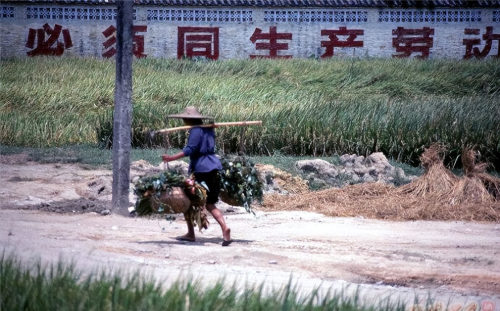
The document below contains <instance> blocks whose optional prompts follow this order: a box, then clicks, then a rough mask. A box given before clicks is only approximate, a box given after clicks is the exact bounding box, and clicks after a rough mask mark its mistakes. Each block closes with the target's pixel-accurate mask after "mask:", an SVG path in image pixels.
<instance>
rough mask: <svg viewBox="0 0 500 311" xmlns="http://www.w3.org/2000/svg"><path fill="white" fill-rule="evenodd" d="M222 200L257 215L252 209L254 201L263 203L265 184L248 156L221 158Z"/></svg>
mask: <svg viewBox="0 0 500 311" xmlns="http://www.w3.org/2000/svg"><path fill="white" fill-rule="evenodd" d="M221 163H222V171H221V180H220V182H221V199H222V201H224V202H226V203H229V204H232V205H238V206H244V207H245V209H246V211H247V212H249V213H253V214H255V213H254V212H253V211H252V209H251V204H252V202H253V201H254V200H257V201H258V202H260V203H262V196H263V184H262V182H261V181H260V180H259V176H258V173H257V170H256V169H255V167H254V164H253V162H252V161H251V160H250V159H249V158H248V157H246V156H234V155H225V156H223V157H222V158H221Z"/></svg>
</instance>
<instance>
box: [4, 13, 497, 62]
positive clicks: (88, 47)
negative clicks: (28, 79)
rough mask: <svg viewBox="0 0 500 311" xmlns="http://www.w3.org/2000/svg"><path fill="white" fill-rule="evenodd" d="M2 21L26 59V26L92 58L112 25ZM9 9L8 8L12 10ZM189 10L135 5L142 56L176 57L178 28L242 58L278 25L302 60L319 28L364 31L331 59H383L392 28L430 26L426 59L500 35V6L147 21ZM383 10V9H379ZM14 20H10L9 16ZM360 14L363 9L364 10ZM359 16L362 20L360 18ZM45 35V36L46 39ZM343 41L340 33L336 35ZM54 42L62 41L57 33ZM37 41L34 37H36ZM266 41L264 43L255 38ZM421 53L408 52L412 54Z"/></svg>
mask: <svg viewBox="0 0 500 311" xmlns="http://www.w3.org/2000/svg"><path fill="white" fill-rule="evenodd" d="M1 7H2V19H1V31H0V36H1V38H0V44H1V57H2V58H8V57H27V52H28V51H31V50H32V49H31V48H27V47H26V43H27V40H28V33H29V29H30V28H32V29H40V28H42V26H43V25H44V24H45V23H47V24H48V25H49V26H50V27H52V28H54V26H55V25H56V24H59V25H61V26H62V27H63V29H68V30H69V32H70V34H71V39H72V41H73V47H71V48H68V49H65V50H64V53H63V55H62V57H65V56H73V57H74V56H80V57H97V58H101V57H102V53H103V52H104V51H105V49H104V48H103V45H102V44H103V42H105V41H106V40H107V39H106V38H105V37H104V35H103V34H102V32H103V31H104V30H105V29H106V28H108V27H109V26H111V25H115V23H116V22H115V21H114V20H112V19H111V18H110V17H109V16H107V17H104V18H109V19H108V20H102V19H96V20H79V19H76V18H73V19H64V18H48V17H47V16H46V17H45V18H44V17H42V18H40V17H39V18H27V8H28V7H36V8H51V9H56V8H59V9H64V8H66V9H67V8H80V9H83V8H89V9H91V8H99V9H101V10H103V9H109V10H112V9H114V7H113V6H109V7H106V6H94V7H89V6H58V5H50V6H47V5H38V6H26V5H15V6H14V5H2V6H1ZM12 8H13V11H12ZM151 9H161V10H185V11H186V10H194V9H197V8H194V7H179V8H175V7H148V6H136V7H135V10H136V20H135V21H134V25H146V26H147V32H145V33H139V35H143V36H144V41H145V44H144V53H145V54H147V57H153V58H176V57H177V41H178V36H177V29H178V27H219V32H220V35H219V50H220V51H219V59H220V60H225V59H246V58H249V57H250V55H251V54H258V55H264V54H268V52H266V51H257V50H256V46H255V44H253V43H252V42H251V41H250V37H251V36H252V34H253V33H254V31H255V29H256V28H260V29H262V32H263V33H268V32H269V29H270V28H269V27H271V26H277V31H278V33H285V32H286V33H292V36H293V39H292V40H291V41H279V42H282V43H288V47H289V50H288V51H281V52H278V55H285V54H286V55H292V56H293V57H294V58H307V57H310V56H312V55H313V56H315V57H319V56H321V55H322V54H323V53H324V52H325V48H322V47H321V41H326V40H328V38H327V36H321V30H322V29H330V30H333V29H335V30H336V29H339V27H347V29H361V30H363V31H364V35H362V36H358V38H357V39H356V41H363V47H356V48H352V47H346V48H335V56H334V57H351V56H356V57H386V58H390V57H392V55H394V54H396V51H395V49H394V48H393V46H392V39H393V38H394V36H393V34H392V31H393V30H394V29H396V28H397V27H404V28H411V29H422V28H423V27H429V28H433V29H434V35H433V36H432V38H433V47H432V48H431V49H430V55H429V57H430V58H454V59H462V58H463V56H464V54H465V46H464V44H463V39H466V38H478V39H480V42H481V44H480V45H477V47H478V48H479V49H480V50H482V49H483V47H484V44H485V40H483V38H482V36H483V34H484V33H485V31H486V27H487V26H492V27H493V33H495V34H500V21H499V20H500V17H499V14H500V13H499V11H500V9H487V8H478V9H475V8H471V9H455V10H450V9H436V11H444V12H448V11H449V12H457V11H460V12H462V13H463V14H465V13H464V12H466V13H467V11H470V12H468V13H467V14H469V13H471V12H472V13H471V14H477V12H480V18H481V21H473V22H470V21H450V20H448V21H441V22H418V21H417V22H391V21H385V22H381V21H379V16H380V12H381V10H378V9H373V8H356V9H345V8H331V9H328V10H327V9H315V8H311V9H296V8H295V9H286V10H287V11H290V10H293V11H308V12H312V11H314V12H316V11H358V12H366V16H365V17H364V18H365V20H366V21H364V20H362V21H357V22H356V21H354V22H350V21H349V22H345V21H344V22H293V21H292V22H266V21H265V18H266V15H265V11H283V10H284V9H280V8H268V9H265V8H248V7H245V8H236V7H235V8H230V9H227V8H221V7H215V8H199V9H203V10H209V11H212V12H220V11H235V10H236V11H238V10H244V11H247V12H248V11H251V14H252V21H239V22H221V21H215V22H206V21H205V22H203V21H201V22H197V21H164V20H163V21H153V20H148V10H151ZM384 11H386V12H387V11H388V10H384ZM12 12H13V15H14V18H10V17H9V16H12ZM392 12H410V13H418V12H420V13H422V12H431V11H426V10H417V9H408V10H406V11H405V10H403V9H401V10H392ZM363 14H364V13H363ZM362 19H363V18H362ZM465 28H477V29H479V30H480V35H465V34H464V29H465ZM47 37H48V35H46V38H47ZM340 39H341V40H344V39H345V38H344V37H340ZM59 41H60V42H63V38H62V35H61V36H60V37H59ZM35 42H36V40H35ZM257 42H262V43H265V42H266V41H257ZM498 54H499V53H498V40H494V41H493V46H492V49H491V51H490V53H489V55H488V56H487V57H492V56H495V55H498ZM417 55H420V54H419V53H413V54H412V55H411V57H414V56H417Z"/></svg>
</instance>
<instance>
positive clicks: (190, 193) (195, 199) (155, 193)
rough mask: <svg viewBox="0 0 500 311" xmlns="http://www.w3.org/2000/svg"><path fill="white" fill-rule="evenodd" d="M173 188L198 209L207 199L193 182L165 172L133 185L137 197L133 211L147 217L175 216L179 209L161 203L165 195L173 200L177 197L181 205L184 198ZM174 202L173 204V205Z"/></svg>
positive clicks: (204, 192) (203, 191) (199, 187)
mask: <svg viewBox="0 0 500 311" xmlns="http://www.w3.org/2000/svg"><path fill="white" fill-rule="evenodd" d="M174 188H180V189H182V190H183V192H184V194H185V195H186V196H187V198H188V199H189V202H190V205H191V206H193V207H200V206H203V205H204V204H205V200H206V198H207V194H206V190H205V189H204V188H203V186H201V185H199V184H197V183H195V182H194V180H193V179H191V178H187V177H186V176H183V175H180V174H177V173H175V172H169V171H165V172H162V173H160V174H157V175H152V176H144V177H142V178H140V179H139V180H138V181H137V182H136V183H135V190H134V193H135V194H136V195H137V201H136V203H135V211H136V212H137V213H138V214H139V215H140V216H142V215H149V214H152V213H153V212H158V213H166V214H176V213H179V211H178V210H179V209H178V208H176V206H169V204H166V203H164V202H162V198H163V197H164V196H165V195H167V196H168V195H170V196H172V199H173V200H175V199H176V198H175V196H177V197H178V198H177V199H178V200H177V201H179V202H178V204H182V203H183V202H182V199H183V198H185V197H184V196H182V194H181V195H179V193H176V192H175V189H174ZM175 203H176V202H173V204H175Z"/></svg>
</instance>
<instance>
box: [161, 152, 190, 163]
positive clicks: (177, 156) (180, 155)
mask: <svg viewBox="0 0 500 311" xmlns="http://www.w3.org/2000/svg"><path fill="white" fill-rule="evenodd" d="M185 156H186V155H185V154H184V152H183V151H181V152H179V153H176V154H174V155H168V154H164V155H162V156H161V158H162V159H163V162H170V161H175V160H179V159H180V158H184V157H185Z"/></svg>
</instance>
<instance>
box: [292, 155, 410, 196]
mask: <svg viewBox="0 0 500 311" xmlns="http://www.w3.org/2000/svg"><path fill="white" fill-rule="evenodd" d="M295 168H296V169H297V171H298V172H299V174H300V175H301V176H303V177H304V178H305V179H306V180H308V181H309V183H310V186H311V188H313V189H315V188H316V189H321V188H327V187H332V186H333V187H344V186H347V185H352V184H357V183H367V182H368V183H370V182H381V183H385V184H393V185H402V184H405V183H409V182H411V181H412V180H414V179H416V178H417V176H406V175H405V172H404V171H403V169H401V168H399V167H394V166H392V165H391V164H390V163H389V161H388V160H387V158H386V157H385V155H384V154H383V153H381V152H376V153H372V154H371V155H369V156H368V157H366V158H365V157H364V156H357V155H355V154H352V155H348V154H345V155H343V156H341V157H340V163H339V165H334V164H331V163H329V162H327V161H324V160H320V159H314V160H302V161H297V162H295Z"/></svg>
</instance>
